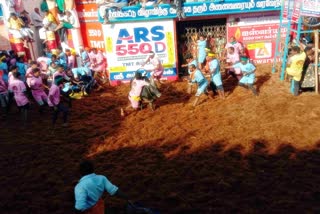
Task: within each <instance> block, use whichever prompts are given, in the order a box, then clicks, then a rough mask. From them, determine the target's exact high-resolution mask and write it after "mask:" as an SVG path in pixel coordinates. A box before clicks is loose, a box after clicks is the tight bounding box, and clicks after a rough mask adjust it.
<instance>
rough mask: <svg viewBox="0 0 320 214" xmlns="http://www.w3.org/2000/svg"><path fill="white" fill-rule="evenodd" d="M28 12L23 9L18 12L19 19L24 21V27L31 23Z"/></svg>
mask: <svg viewBox="0 0 320 214" xmlns="http://www.w3.org/2000/svg"><path fill="white" fill-rule="evenodd" d="M28 14H29V13H28V12H27V11H26V10H23V11H22V12H21V13H20V19H22V21H23V22H24V26H25V27H29V25H30V24H31V19H30V17H29V15H28Z"/></svg>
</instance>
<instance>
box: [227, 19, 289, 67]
mask: <svg viewBox="0 0 320 214" xmlns="http://www.w3.org/2000/svg"><path fill="white" fill-rule="evenodd" d="M237 18H238V19H237V20H238V21H239V22H236V23H235V22H234V19H235V18H234V17H232V16H231V17H230V18H229V20H228V24H227V32H228V37H231V36H235V38H236V39H237V41H239V42H241V43H242V44H243V45H244V47H245V48H246V49H247V51H248V53H249V57H250V58H251V59H253V60H254V62H255V63H257V64H261V63H271V62H273V60H274V53H275V47H276V39H277V34H278V30H279V16H276V15H272V14H270V15H260V16H254V15H251V16H250V15H247V16H246V17H245V16H241V17H240V18H239V16H238V17H237ZM285 36H286V29H285V28H282V29H281V38H285Z"/></svg>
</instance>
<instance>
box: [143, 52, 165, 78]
mask: <svg viewBox="0 0 320 214" xmlns="http://www.w3.org/2000/svg"><path fill="white" fill-rule="evenodd" d="M147 63H150V64H151V65H152V72H151V76H152V77H153V79H154V80H158V82H159V83H160V84H161V82H160V79H161V77H162V74H163V72H164V68H163V66H162V63H161V61H160V59H159V58H158V57H156V56H155V53H154V52H153V51H150V52H149V54H148V57H147V59H146V61H145V64H147Z"/></svg>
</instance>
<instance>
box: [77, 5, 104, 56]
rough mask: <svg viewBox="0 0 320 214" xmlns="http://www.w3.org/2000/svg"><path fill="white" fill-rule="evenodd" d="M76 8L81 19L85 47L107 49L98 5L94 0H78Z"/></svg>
mask: <svg viewBox="0 0 320 214" xmlns="http://www.w3.org/2000/svg"><path fill="white" fill-rule="evenodd" d="M76 3H77V4H76V9H77V12H78V16H79V21H80V29H81V35H82V40H83V45H84V46H85V47H90V48H97V49H99V50H101V51H103V52H104V51H105V41H104V38H103V32H102V25H101V23H99V22H98V12H97V11H98V7H97V4H95V3H92V1H91V2H90V1H83V0H82V1H81V0H78V1H76Z"/></svg>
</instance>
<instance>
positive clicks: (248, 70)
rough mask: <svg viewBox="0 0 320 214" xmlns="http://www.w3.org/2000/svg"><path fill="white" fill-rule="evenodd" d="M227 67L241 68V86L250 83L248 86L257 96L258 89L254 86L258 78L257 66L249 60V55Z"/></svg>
mask: <svg viewBox="0 0 320 214" xmlns="http://www.w3.org/2000/svg"><path fill="white" fill-rule="evenodd" d="M226 68H239V69H240V70H241V72H242V74H243V76H242V78H241V79H240V81H239V86H241V87H246V85H248V88H249V89H250V90H251V91H252V93H253V94H254V95H255V96H258V92H257V90H256V89H255V88H254V87H253V84H254V81H255V78H256V75H255V71H256V67H255V66H254V65H253V64H252V63H250V62H249V61H248V57H247V56H241V57H240V63H237V64H234V65H232V66H229V67H226Z"/></svg>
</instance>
